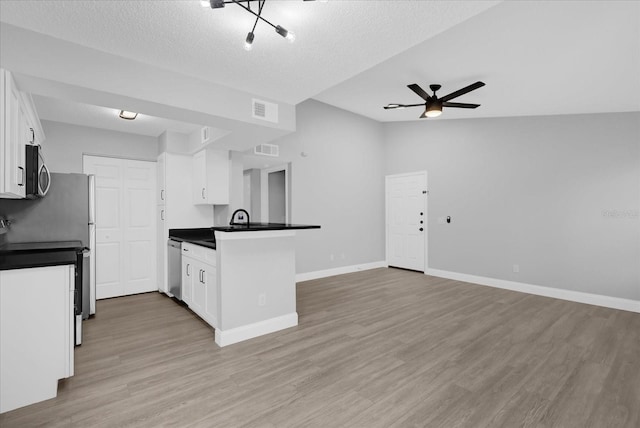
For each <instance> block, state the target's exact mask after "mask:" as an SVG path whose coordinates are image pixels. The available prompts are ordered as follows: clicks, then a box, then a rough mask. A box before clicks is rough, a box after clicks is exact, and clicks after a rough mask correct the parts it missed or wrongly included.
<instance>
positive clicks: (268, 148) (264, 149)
mask: <svg viewBox="0 0 640 428" xmlns="http://www.w3.org/2000/svg"><path fill="white" fill-rule="evenodd" d="M253 153H255V154H256V155H262V156H271V157H274V158H276V157H278V156H280V147H279V146H277V145H275V144H260V145H259V146H255V147H254V148H253Z"/></svg>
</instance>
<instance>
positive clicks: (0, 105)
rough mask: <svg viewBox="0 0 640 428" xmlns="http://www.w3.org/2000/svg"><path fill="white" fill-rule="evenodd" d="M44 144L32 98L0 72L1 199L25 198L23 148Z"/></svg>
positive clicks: (8, 76)
mask: <svg viewBox="0 0 640 428" xmlns="http://www.w3.org/2000/svg"><path fill="white" fill-rule="evenodd" d="M43 140H44V133H43V132H42V127H41V126H40V121H39V119H38V117H37V116H36V114H35V109H34V108H33V102H32V100H31V97H30V96H29V95H28V94H25V93H22V92H20V91H19V90H18V87H17V86H16V84H15V82H14V80H13V77H12V76H11V73H10V72H8V71H7V70H3V69H0V198H11V199H21V198H24V197H25V196H26V192H25V187H26V173H27V171H26V146H27V144H40V143H41V142H42V141H43Z"/></svg>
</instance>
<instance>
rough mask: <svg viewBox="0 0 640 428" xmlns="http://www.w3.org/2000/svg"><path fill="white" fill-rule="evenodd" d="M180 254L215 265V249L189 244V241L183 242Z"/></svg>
mask: <svg viewBox="0 0 640 428" xmlns="http://www.w3.org/2000/svg"><path fill="white" fill-rule="evenodd" d="M182 254H183V255H184V256H189V257H192V258H194V259H196V260H198V261H201V262H203V263H206V264H208V265H211V266H216V250H213V249H211V248H207V247H203V246H201V245H195V244H191V243H189V242H183V243H182Z"/></svg>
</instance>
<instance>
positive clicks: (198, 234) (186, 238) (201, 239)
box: [169, 223, 320, 250]
mask: <svg viewBox="0 0 640 428" xmlns="http://www.w3.org/2000/svg"><path fill="white" fill-rule="evenodd" d="M300 229H320V226H316V225H310V224H285V223H250V224H249V226H246V225H244V224H243V225H233V226H215V227H206V228H195V229H169V238H171V239H173V240H174V241H179V242H189V243H192V244H196V245H202V246H203V247H208V248H212V249H214V250H215V249H216V238H215V233H214V232H216V231H218V232H260V231H266V230H300Z"/></svg>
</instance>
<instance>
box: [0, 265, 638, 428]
mask: <svg viewBox="0 0 640 428" xmlns="http://www.w3.org/2000/svg"><path fill="white" fill-rule="evenodd" d="M298 313H299V316H300V325H299V326H298V327H295V328H291V329H288V330H285V331H282V332H278V333H274V334H271V335H268V336H264V337H261V338H257V339H253V340H250V341H247V342H243V343H239V344H236V345H232V346H229V347H227V348H218V347H217V346H216V345H215V343H214V342H213V330H212V329H210V328H209V327H208V326H207V325H206V324H204V323H203V322H202V321H200V320H199V319H198V318H197V317H196V316H195V315H193V314H192V313H191V312H189V311H188V310H187V309H185V308H184V307H182V306H179V305H178V304H176V303H175V302H174V301H172V300H171V299H169V298H167V297H164V296H162V295H160V294H158V293H150V294H143V295H137V296H131V297H123V298H117V299H112V300H106V301H99V302H98V306H97V316H96V317H95V318H94V319H91V320H89V321H88V322H86V323H85V324H84V328H85V337H84V344H83V345H82V346H81V347H79V348H76V375H75V376H74V377H73V378H70V379H68V380H65V381H61V382H60V386H59V391H58V397H57V398H55V399H53V400H48V401H45V402H42V403H38V404H35V405H33V406H28V407H25V408H22V409H18V410H15V411H12V412H9V413H6V414H3V415H0V426H2V427H3V428H8V427H31V426H46V427H58V426H60V427H63V426H74V427H75V426H77V427H121V426H136V427H137V426H140V427H158V426H174V427H192V426H194V427H367V428H369V427H458V426H460V427H462V426H465V427H485V426H486V427H520V426H536V427H589V426H591V427H598V428H609V427H634V428H635V427H638V426H640V315H639V314H635V313H631V312H625V311H618V310H613V309H605V308H600V307H596V306H589V305H583V304H578V303H571V302H565V301H561V300H555V299H550V298H545V297H538V296H532V295H527V294H521V293H516V292H511V291H506V290H499V289H493V288H489V287H483V286H478V285H472V284H467V283H461V282H457V281H451V280H445V279H440V278H435V277H429V276H425V275H422V274H419V273H415V272H408V271H402V270H396V269H376V270H370V271H365V272H359V273H354V274H348V275H341V276H336V277H331V278H325V279H320V280H315V281H307V282H304V283H299V284H298Z"/></svg>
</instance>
